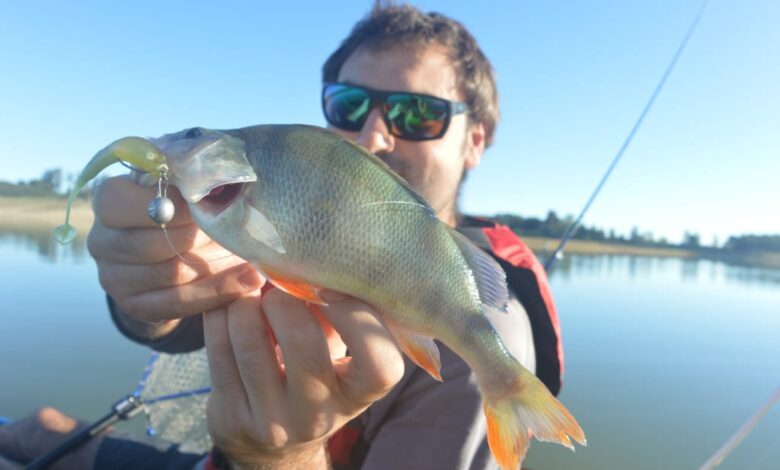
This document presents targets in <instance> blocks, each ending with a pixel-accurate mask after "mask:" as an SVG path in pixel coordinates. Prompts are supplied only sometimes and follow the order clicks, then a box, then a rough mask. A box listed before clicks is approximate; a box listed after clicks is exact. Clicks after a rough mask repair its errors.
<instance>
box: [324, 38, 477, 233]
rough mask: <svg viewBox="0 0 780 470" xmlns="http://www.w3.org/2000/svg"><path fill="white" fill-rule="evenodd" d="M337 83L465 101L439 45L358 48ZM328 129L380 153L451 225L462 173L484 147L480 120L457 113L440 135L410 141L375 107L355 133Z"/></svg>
mask: <svg viewBox="0 0 780 470" xmlns="http://www.w3.org/2000/svg"><path fill="white" fill-rule="evenodd" d="M338 81H339V82H349V83H352V84H355V85H362V86H365V87H368V88H373V89H376V90H383V91H407V92H415V93H424V94H427V95H433V96H437V97H440V98H444V99H447V100H450V101H462V100H463V97H462V96H460V94H459V92H458V89H457V85H456V80H455V70H454V68H453V67H452V65H451V64H450V61H449V59H448V58H447V57H446V55H445V53H444V49H443V48H442V47H440V46H428V47H426V48H424V49H412V48H394V49H387V50H381V51H371V50H368V49H365V48H359V49H358V50H357V51H355V52H354V53H353V54H352V55H351V56H350V57H349V58H348V59H347V60H346V62H344V65H343V66H342V67H341V71H340V72H339V76H338ZM331 129H332V130H334V131H336V132H338V133H339V134H341V135H343V136H345V137H347V138H350V139H352V140H354V141H355V142H357V143H358V144H360V145H362V146H363V147H366V148H367V149H368V150H370V151H371V152H373V153H375V154H376V155H377V156H379V157H380V158H381V159H382V160H384V161H385V162H386V163H387V164H388V165H389V166H390V168H392V169H393V170H394V171H395V172H396V173H398V174H399V175H401V177H403V178H404V179H405V180H406V181H408V182H409V184H411V185H412V187H413V188H415V189H416V190H417V191H418V192H419V193H420V194H421V195H422V196H423V197H424V198H425V200H426V201H428V203H429V204H430V205H431V206H432V207H433V209H434V210H435V211H436V212H437V213H438V214H439V217H440V218H442V220H444V221H445V222H447V223H450V224H453V225H454V223H455V204H456V199H457V195H458V188H459V186H460V181H461V178H462V176H463V172H464V170H469V169H471V168H474V167H475V166H477V165H478V164H479V161H480V158H481V156H482V152H483V150H484V128H483V126H482V125H481V124H477V125H472V126H469V125H468V119H467V117H466V114H465V113H463V114H458V115H456V116H453V117H452V119H451V121H450V127H449V129H447V133H446V134H444V136H443V137H442V138H440V139H436V140H426V141H410V140H404V139H401V138H398V137H395V136H393V135H391V134H390V133H389V132H388V129H387V126H386V125H385V123H384V121H383V120H382V116H381V114H380V110H379V108H374V109H373V110H371V113H370V114H369V116H368V118H367V120H366V123H365V125H364V126H363V129H362V130H360V131H359V132H349V131H343V130H340V129H336V128H333V127H331Z"/></svg>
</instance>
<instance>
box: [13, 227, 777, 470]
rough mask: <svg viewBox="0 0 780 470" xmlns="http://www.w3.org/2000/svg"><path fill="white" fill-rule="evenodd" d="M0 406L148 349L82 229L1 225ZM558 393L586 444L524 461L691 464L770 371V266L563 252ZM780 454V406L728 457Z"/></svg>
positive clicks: (76, 407) (17, 409) (101, 406)
mask: <svg viewBox="0 0 780 470" xmlns="http://www.w3.org/2000/svg"><path fill="white" fill-rule="evenodd" d="M0 259H2V260H3V264H2V267H1V268H0V299H2V303H1V304H0V312H2V313H1V315H2V320H3V321H2V327H1V328H0V357H2V358H3V359H4V361H3V362H2V363H0V381H2V384H3V386H2V387H0V415H5V416H8V417H10V418H14V419H18V418H20V417H22V416H24V415H25V414H27V413H29V412H31V411H32V410H34V409H35V408H37V407H40V406H43V405H53V406H56V407H58V408H60V409H62V410H63V411H65V412H67V413H69V414H72V415H74V416H77V417H80V418H84V419H94V418H96V417H99V416H102V415H103V414H105V413H106V412H107V411H108V409H109V407H110V405H111V404H112V403H113V402H114V401H115V400H117V399H118V398H120V397H122V396H124V395H125V394H127V393H129V392H131V391H132V390H133V389H134V388H135V385H136V383H137V380H138V377H139V374H140V372H141V369H142V368H143V366H144V364H145V363H146V360H147V358H148V354H149V353H148V351H147V349H145V348H143V347H141V346H138V345H134V344H132V343H131V342H130V341H128V340H126V339H125V338H124V337H122V336H121V335H120V334H119V333H117V331H116V329H115V328H114V326H113V325H112V323H111V320H110V319H109V316H108V313H107V311H106V307H105V299H104V294H103V292H102V290H101V289H100V287H99V285H98V283H97V273H96V269H95V266H94V263H93V262H92V260H91V259H90V258H89V256H88V255H87V253H86V250H85V247H84V243H83V239H77V241H76V244H75V245H73V246H72V247H65V248H62V247H59V246H58V245H56V244H55V243H53V242H52V241H51V240H50V238H49V237H48V234H38V235H35V234H19V233H17V234H13V233H4V234H0ZM551 283H552V289H553V292H554V294H555V298H556V303H557V305H558V310H559V314H560V316H561V322H562V327H563V334H564V342H565V343H564V344H565V349H566V375H565V380H564V388H563V393H562V395H561V397H560V398H561V399H562V401H563V402H564V403H565V404H566V405H567V406H568V407H569V409H570V410H571V411H572V412H573V413H574V414H575V415H576V416H577V418H578V419H579V421H580V424H581V425H582V427H583V428H584V429H585V431H586V433H587V436H588V443H589V446H588V447H587V448H582V447H578V448H577V451H576V453H571V452H569V451H568V450H566V449H564V448H562V447H560V446H555V445H550V444H543V443H538V442H535V443H534V444H533V445H532V447H531V451H530V454H529V457H528V458H527V460H526V462H525V466H526V467H528V468H531V469H575V468H576V469H593V470H596V469H599V470H601V469H658V468H663V469H678V468H679V469H692V468H698V466H699V465H701V464H702V463H704V462H705V461H706V460H707V459H708V458H709V457H710V456H711V455H712V454H713V453H714V452H715V451H716V450H717V449H718V448H719V447H720V446H721V445H722V444H723V443H724V442H725V441H726V440H727V439H728V438H729V437H730V436H731V434H732V433H734V432H735V431H736V430H737V429H738V428H739V427H740V426H741V424H742V423H743V422H744V421H745V420H746V419H747V418H748V417H749V416H750V415H751V414H752V413H754V412H755V411H756V410H757V409H758V407H759V406H760V405H761V404H762V403H764V402H765V401H766V400H767V399H768V397H769V396H770V395H771V393H772V392H773V391H774V390H775V389H776V388H777V387H778V386H780V271H778V270H771V269H759V268H745V267H734V266H727V265H724V264H722V263H716V262H710V261H700V260H695V261H689V260H678V259H660V258H637V257H627V256H588V257H585V256H570V257H567V258H566V259H565V260H564V261H563V262H562V263H561V264H559V265H558V266H557V267H556V270H555V271H554V272H553V274H552V276H551ZM720 468H723V469H745V468H750V469H777V468H780V406H776V407H775V408H774V409H773V410H772V411H771V412H770V414H769V415H767V417H766V418H765V419H764V420H763V421H762V422H761V423H760V424H759V425H758V427H757V428H756V429H755V431H754V432H752V433H751V434H750V436H749V437H748V438H747V439H746V440H745V441H744V442H743V443H742V444H741V445H740V446H739V447H738V448H737V450H736V451H734V453H733V454H732V455H731V456H730V457H729V458H728V459H727V460H726V461H725V462H724V463H723V464H722V466H721V467H720Z"/></svg>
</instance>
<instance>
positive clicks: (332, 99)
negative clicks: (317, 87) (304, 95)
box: [323, 85, 371, 131]
mask: <svg viewBox="0 0 780 470" xmlns="http://www.w3.org/2000/svg"><path fill="white" fill-rule="evenodd" d="M323 105H324V106H323V107H324V110H325V117H326V118H327V119H328V122H330V123H331V124H332V125H334V126H336V127H338V128H339V129H344V130H349V131H359V130H360V129H361V128H362V127H363V123H364V122H365V120H366V116H368V112H369V111H370V110H371V98H370V97H369V96H368V94H367V93H366V92H365V91H363V90H361V89H359V88H352V87H345V86H340V85H330V86H328V87H327V88H326V89H325V92H324V94H323Z"/></svg>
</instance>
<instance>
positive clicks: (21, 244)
mask: <svg viewBox="0 0 780 470" xmlns="http://www.w3.org/2000/svg"><path fill="white" fill-rule="evenodd" d="M0 245H2V246H5V247H10V248H11V249H13V250H14V251H27V252H29V251H32V252H36V253H38V255H39V256H40V257H41V259H42V260H44V261H46V262H47V263H51V264H54V263H57V262H58V261H61V260H69V261H77V262H80V261H84V260H85V259H86V258H88V257H89V252H88V251H87V241H86V236H85V235H83V234H79V235H78V236H77V237H76V239H75V240H73V241H72V242H71V243H69V244H67V245H64V246H63V245H60V244H59V243H58V242H57V240H56V239H55V238H54V235H53V234H52V232H51V230H49V229H45V228H41V229H29V228H24V229H20V228H16V227H0Z"/></svg>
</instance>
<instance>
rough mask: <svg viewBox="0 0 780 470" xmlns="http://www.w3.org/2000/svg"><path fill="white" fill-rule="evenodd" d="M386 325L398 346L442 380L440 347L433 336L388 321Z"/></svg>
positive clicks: (419, 364)
mask: <svg viewBox="0 0 780 470" xmlns="http://www.w3.org/2000/svg"><path fill="white" fill-rule="evenodd" d="M385 325H386V326H387V329H388V330H390V333H391V334H392V335H393V338H395V342H396V343H397V344H398V347H399V348H401V350H402V351H403V352H404V353H405V354H406V355H407V356H409V359H411V360H412V362H414V363H415V364H417V365H418V366H420V367H422V368H423V369H424V370H425V371H426V372H428V373H429V374H430V375H431V377H433V378H434V379H436V380H438V381H439V382H441V381H442V379H441V359H440V357H439V347H438V346H436V343H434V341H433V338H431V337H428V336H425V335H421V334H419V333H414V332H412V331H409V330H405V329H403V328H401V327H399V326H396V325H393V324H390V323H387V322H385Z"/></svg>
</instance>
